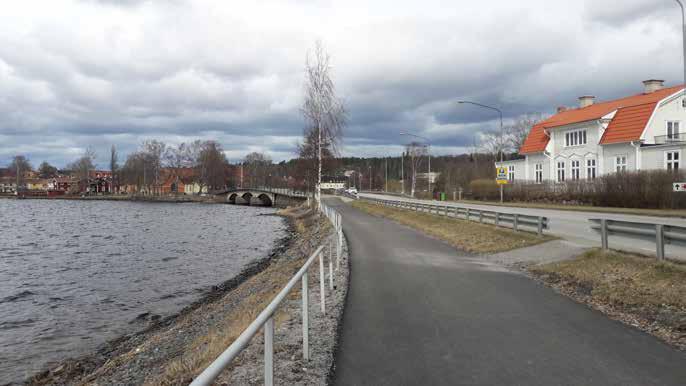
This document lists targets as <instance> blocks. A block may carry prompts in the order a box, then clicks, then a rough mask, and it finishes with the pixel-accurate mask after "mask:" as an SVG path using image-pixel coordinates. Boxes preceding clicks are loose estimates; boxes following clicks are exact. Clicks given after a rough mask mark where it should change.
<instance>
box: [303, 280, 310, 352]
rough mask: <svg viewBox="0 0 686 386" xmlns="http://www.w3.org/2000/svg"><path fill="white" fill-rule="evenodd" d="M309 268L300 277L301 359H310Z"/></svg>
mask: <svg viewBox="0 0 686 386" xmlns="http://www.w3.org/2000/svg"><path fill="white" fill-rule="evenodd" d="M309 273H310V272H309V269H308V270H307V272H305V274H304V275H303V278H302V297H303V299H302V300H303V316H302V318H303V359H304V360H306V361H309V360H310V304H309V303H310V302H309V283H308V276H309Z"/></svg>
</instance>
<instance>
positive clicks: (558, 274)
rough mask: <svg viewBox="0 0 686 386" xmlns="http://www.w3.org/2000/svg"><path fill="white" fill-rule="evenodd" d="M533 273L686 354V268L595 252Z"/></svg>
mask: <svg viewBox="0 0 686 386" xmlns="http://www.w3.org/2000/svg"><path fill="white" fill-rule="evenodd" d="M529 270H530V272H531V274H533V275H534V276H535V277H537V278H538V279H540V280H542V281H543V282H545V283H547V284H549V285H551V286H553V287H555V288H557V289H558V290H560V292H562V293H564V294H566V295H568V296H570V297H572V298H574V299H576V300H578V301H580V302H583V303H586V304H589V305H591V306H592V307H594V308H596V309H598V310H600V311H602V312H604V313H606V314H608V315H610V316H611V317H613V318H615V319H619V320H622V321H624V322H625V323H627V324H630V325H633V326H635V327H639V328H641V329H643V330H645V331H647V332H650V333H652V334H654V335H656V336H658V337H660V338H662V339H663V340H665V341H667V342H669V343H671V344H673V345H675V346H677V347H679V348H681V349H686V265H682V264H676V263H671V262H658V261H656V260H655V259H651V258H646V257H641V256H634V255H629V254H625V253H619V252H614V251H610V252H603V251H601V250H597V249H595V250H591V251H589V252H587V253H585V254H584V255H582V256H580V257H578V258H576V259H573V260H569V261H563V262H558V263H552V264H546V265H542V266H534V267H531V268H530V269H529Z"/></svg>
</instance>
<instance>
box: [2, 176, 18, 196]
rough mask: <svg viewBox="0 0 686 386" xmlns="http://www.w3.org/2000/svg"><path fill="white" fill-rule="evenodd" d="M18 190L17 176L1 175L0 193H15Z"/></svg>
mask: <svg viewBox="0 0 686 386" xmlns="http://www.w3.org/2000/svg"><path fill="white" fill-rule="evenodd" d="M16 192H17V179H16V178H15V177H0V193H2V194H15V193H16Z"/></svg>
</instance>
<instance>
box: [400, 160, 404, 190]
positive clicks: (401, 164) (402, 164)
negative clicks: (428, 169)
mask: <svg viewBox="0 0 686 386" xmlns="http://www.w3.org/2000/svg"><path fill="white" fill-rule="evenodd" d="M400 179H401V180H402V188H401V194H402V195H403V196H404V195H405V150H403V153H402V154H401V155H400Z"/></svg>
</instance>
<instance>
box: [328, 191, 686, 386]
mask: <svg viewBox="0 0 686 386" xmlns="http://www.w3.org/2000/svg"><path fill="white" fill-rule="evenodd" d="M327 204H329V205H331V206H334V207H336V209H337V210H339V211H340V212H341V214H342V215H343V229H344V232H345V235H346V237H347V239H348V242H349V245H350V253H351V277H350V280H351V281H350V290H349V292H348V299H347V304H346V309H345V313H344V316H343V324H342V330H341V338H340V345H339V348H338V351H337V353H336V373H335V377H334V384H336V385H622V386H631V385H683V384H684V380H686V366H684V364H686V354H685V353H683V352H679V351H677V350H674V349H672V348H671V347H669V346H667V345H666V344H663V343H662V342H661V341H659V340H657V339H656V338H654V337H652V336H650V335H647V334H645V333H643V332H640V331H638V330H636V329H633V328H629V327H627V326H625V325H623V324H621V323H619V322H616V321H612V320H610V319H608V318H606V317H605V316H603V315H602V314H600V313H599V312H596V311H593V310H591V309H589V308H587V307H585V306H583V305H580V304H577V303H575V302H573V301H571V300H569V299H568V298H566V297H564V296H562V295H559V294H557V293H555V292H554V291H552V290H551V289H549V288H546V287H544V286H542V285H540V284H537V283H536V282H535V281H533V280H531V279H529V278H527V277H525V276H523V275H521V274H519V273H515V272H511V271H508V270H505V269H503V268H500V267H498V266H495V265H488V264H486V263H484V261H483V260H480V259H479V258H478V257H470V256H469V255H467V254H466V253H463V252H461V251H458V250H456V249H455V248H453V247H451V246H450V245H448V244H445V243H443V242H440V241H437V240H435V239H432V238H429V237H427V236H424V235H422V234H420V233H418V232H416V231H414V230H412V229H410V228H407V227H404V226H402V225H399V224H396V223H393V222H391V221H389V220H386V219H383V218H378V217H373V216H370V215H367V214H365V213H362V212H360V211H358V210H356V209H354V208H352V207H350V206H349V205H346V204H343V203H342V202H341V201H340V200H338V199H329V200H328V202H327Z"/></svg>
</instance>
